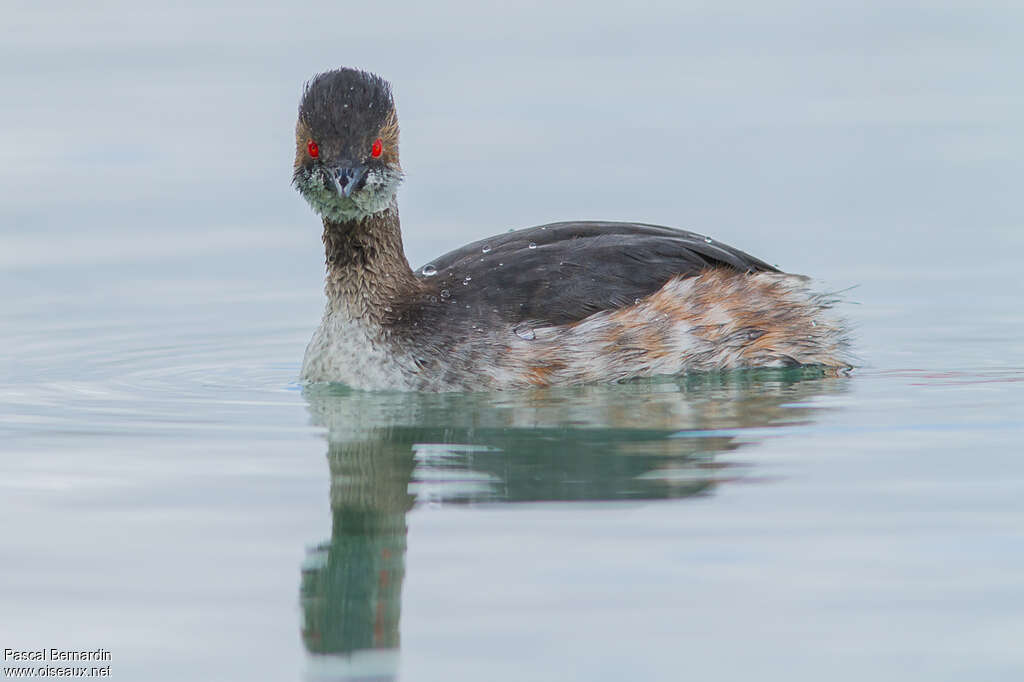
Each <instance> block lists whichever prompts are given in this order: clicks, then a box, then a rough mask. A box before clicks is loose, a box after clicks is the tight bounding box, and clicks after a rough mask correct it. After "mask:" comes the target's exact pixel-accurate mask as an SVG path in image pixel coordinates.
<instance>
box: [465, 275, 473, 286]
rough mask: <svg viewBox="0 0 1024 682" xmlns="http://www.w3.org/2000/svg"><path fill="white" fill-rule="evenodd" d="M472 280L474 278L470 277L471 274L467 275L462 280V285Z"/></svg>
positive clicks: (466, 284)
mask: <svg viewBox="0 0 1024 682" xmlns="http://www.w3.org/2000/svg"><path fill="white" fill-rule="evenodd" d="M472 281H473V278H472V277H470V276H469V275H466V279H464V280H462V286H468V285H469V283H470V282H472Z"/></svg>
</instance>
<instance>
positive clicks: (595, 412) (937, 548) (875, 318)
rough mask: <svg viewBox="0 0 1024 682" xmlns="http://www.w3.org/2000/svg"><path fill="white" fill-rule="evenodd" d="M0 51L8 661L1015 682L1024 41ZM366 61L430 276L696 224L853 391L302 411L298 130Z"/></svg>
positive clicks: (100, 36) (908, 18) (167, 676)
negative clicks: (30, 654)
mask: <svg viewBox="0 0 1024 682" xmlns="http://www.w3.org/2000/svg"><path fill="white" fill-rule="evenodd" d="M3 16H4V21H3V22H0V23H2V25H0V38H2V39H0V54H2V57H3V58H2V59H0V86H2V87H0V97H2V103H3V106H2V107H0V161H2V162H0V291H2V292H3V296H2V301H3V302H2V303H0V519H2V533H3V542H2V543H0V607H2V608H0V612H2V615H0V647H13V648H41V647H60V646H68V647H80V648H96V647H103V648H107V649H109V650H111V652H112V656H113V660H112V661H111V664H112V671H113V675H114V677H115V678H116V679H123V680H181V679H190V678H197V679H207V680H256V679H274V680H289V679H304V678H308V679H354V678H356V677H357V676H358V675H360V674H364V675H366V674H370V673H371V672H373V671H376V672H377V673H380V674H381V675H384V676H385V677H386V676H387V675H390V674H391V673H392V672H393V671H395V670H397V671H398V672H397V674H398V676H399V678H400V679H402V680H442V679H443V680H561V679H581V680H583V679H586V680H621V679H644V680H675V679H682V678H684V677H685V678H690V677H693V678H696V677H701V678H704V679H751V678H760V679H766V680H776V679H778V680H783V679H785V680H820V679H830V680H860V679H864V678H871V679H900V680H907V679H915V680H946V679H948V680H964V679H972V680H997V679H998V680H1003V679H1015V678H1017V677H1020V676H1021V675H1024V653H1022V651H1024V649H1022V648H1021V646H1020V642H1021V641H1024V551H1022V550H1021V547H1022V540H1024V531H1022V530H1021V529H1022V528H1024V461H1022V455H1024V453H1022V442H1024V409H1022V408H1021V406H1020V403H1021V401H1022V399H1024V360H1022V357H1024V342H1022V341H1021V339H1022V337H1024V314H1022V305H1021V297H1022V296H1021V295H1022V292H1024V287H1022V286H1021V283H1020V273H1021V262H1022V261H1021V256H1020V254H1021V253H1022V251H1024V237H1022V236H1021V234H1022V232H1021V226H1022V223H1024V208H1022V202H1021V199H1020V185H1021V178H1022V171H1024V162H1022V161H1021V159H1022V158H1024V133H1022V129H1021V124H1020V121H1021V120H1022V114H1024V106H1022V105H1024V95H1022V94H1021V88H1020V85H1019V84H1020V76H1021V68H1020V65H1021V64H1022V63H1024V62H1022V57H1024V50H1022V48H1021V47H1020V39H1019V37H1020V26H1021V21H1022V20H1024V12H1022V10H1021V9H1020V7H1019V6H1017V5H1015V4H1012V3H1006V4H1000V3H995V2H989V3H983V4H977V3H961V4H959V5H955V4H948V3H943V4H936V3H904V4H901V5H899V6H896V7H894V6H891V5H889V4H888V3H884V4H883V3H868V4H860V5H859V6H857V7H841V6H829V5H824V4H821V3H810V2H786V3H771V4H770V5H765V4H757V3H724V4H723V3H712V4H704V3H684V4H680V3H676V2H673V3H650V4H645V5H643V6H637V7H632V8H629V9H627V8H626V7H624V6H621V5H617V4H604V5H595V4H593V3H577V4H567V3H563V4H556V5H554V6H551V5H550V4H548V3H529V4H523V5H520V6H519V7H517V8H514V9H512V8H509V9H504V10H501V11H500V12H498V11H496V10H493V9H491V8H488V7H484V6H481V5H478V4H476V3H464V4H458V3H448V4H436V3H435V4H413V3H395V2H392V3H388V4H386V5H375V4H370V3H362V4H343V3H304V4H302V5H297V6H294V7H290V8H288V7H285V6H283V5H282V6H271V5H260V4H253V3H216V4H210V3H191V4H180V5H179V6H178V7H177V8H169V7H163V8H156V7H147V6H143V5H140V4H139V3H116V2H115V3H102V4H100V5H95V4H94V5H91V6H85V5H81V4H72V3H66V4H59V3H49V4H42V3H8V4H7V5H5V7H4V13H3ZM343 64H344V65H354V66H361V67H364V68H369V69H372V70H375V71H377V72H379V73H381V74H382V75H384V76H385V77H387V78H389V79H390V80H391V81H392V83H393V85H394V88H395V92H396V96H397V102H398V106H399V113H400V117H401V120H402V130H403V143H402V154H403V165H404V166H405V168H406V171H407V173H408V177H407V183H406V186H405V188H404V189H403V191H402V193H401V196H400V201H401V206H402V216H403V222H404V225H405V233H406V247H407V251H408V253H409V255H410V260H411V261H413V263H414V264H421V263H424V262H426V261H428V260H429V259H430V258H431V257H432V256H434V255H436V254H438V253H441V252H444V251H446V250H448V249H450V248H453V247H455V246H458V245H460V244H462V243H465V242H467V241H470V240H474V239H477V238H480V237H483V236H486V235H488V234H492V233H496V232H500V231H503V230H506V229H508V228H510V227H521V226H527V225H532V224H538V223H542V222H547V221H553V220H561V219H572V218H605V219H635V220H642V221H648V222H655V223H662V224H668V225H677V226H681V227H686V228H689V229H693V230H697V231H700V232H705V233H708V234H710V235H712V236H714V237H715V238H716V239H721V240H722V241H725V242H727V243H730V244H733V245H736V246H738V247H740V248H742V249H744V250H747V251H749V252H751V253H753V254H756V255H758V256H760V257H763V258H765V259H767V260H769V261H771V262H773V263H778V264H779V265H780V266H782V267H783V268H785V269H787V270H791V271H795V272H803V273H808V274H812V275H814V276H816V277H819V278H821V279H822V280H823V286H825V287H831V288H837V289H838V288H845V287H850V286H856V288H855V289H853V290H852V291H851V292H850V293H849V294H848V297H849V298H850V299H851V302H852V304H851V305H848V306H847V307H846V308H845V310H844V313H845V314H846V315H847V316H848V317H849V318H850V319H851V320H852V321H853V323H854V324H855V326H856V329H857V337H858V340H857V346H856V349H857V351H858V353H859V354H860V356H861V358H862V367H860V368H859V370H858V371H857V372H856V373H855V374H854V375H853V376H852V377H851V378H849V379H846V380H822V379H816V378H814V377H811V376H805V375H801V374H797V375H794V374H792V373H770V372H769V373H753V374H740V375H730V376H725V377H695V378H691V379H686V380H678V381H668V382H655V383H651V384H642V385H635V386H620V387H591V388H581V389H573V390H560V391H540V392H531V393H525V394H497V395H479V396H459V395H454V396H396V395H372V394H356V393H350V392H346V391H344V390H341V389H334V390H312V391H310V390H307V391H303V390H302V389H301V387H300V386H298V385H297V384H296V383H295V377H296V375H297V373H298V369H299V362H300V360H301V355H302V351H303V349H304V344H305V342H306V340H307V339H308V337H309V335H310V333H311V332H312V330H313V328H314V327H315V325H316V323H317V320H318V317H319V314H320V309H321V306H322V294H321V278H322V252H321V245H320V242H319V239H320V235H319V226H318V223H317V220H316V219H315V218H314V216H313V215H312V214H311V213H310V212H309V210H308V208H306V206H305V205H304V204H303V203H302V202H301V200H300V199H299V198H298V196H297V195H296V194H295V193H294V192H293V191H292V190H291V189H290V188H289V186H288V183H289V179H290V171H291V154H292V145H293V136H292V127H293V124H294V121H293V117H294V114H295V107H296V103H297V98H298V95H299V92H300V89H301V84H302V82H303V81H304V80H305V79H307V78H308V77H309V76H310V75H312V74H313V73H314V72H315V71H317V70H322V69H326V68H331V67H334V66H337V65H343ZM410 495H411V497H410ZM385 552H386V554H385ZM385 574H386V575H385ZM382 576H385V577H382ZM382 581H383V582H382ZM346 595H348V596H346ZM353 595H355V596H353ZM399 611H400V618H399ZM332 624H333V625H332ZM331 627H336V628H337V627H341V628H343V629H344V632H342V634H340V635H337V636H335V635H332V634H331V632H330V630H331ZM303 631H305V638H304V637H303ZM397 632H400V635H401V647H400V653H399V654H398V655H397V657H396V656H393V655H388V654H378V655H377V656H376V657H367V656H366V655H362V654H361V655H355V656H354V657H352V658H346V656H345V655H343V652H344V651H345V650H346V648H348V649H351V648H361V647H362V646H366V645H365V644H360V642H366V641H374V640H375V641H376V643H377V644H376V645H377V646H379V647H390V648H393V647H394V645H395V641H396V640H395V638H394V635H395V633H397ZM311 652H313V653H311ZM317 652H318V653H317ZM368 658H372V660H368ZM346 676H347V677H346Z"/></svg>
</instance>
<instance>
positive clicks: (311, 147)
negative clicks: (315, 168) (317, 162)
mask: <svg viewBox="0 0 1024 682" xmlns="http://www.w3.org/2000/svg"><path fill="white" fill-rule="evenodd" d="M306 151H308V152H309V155H310V156H312V157H313V158H314V159H315V158H316V157H318V156H320V147H319V146H317V143H316V142H313V140H310V141H309V142H307V143H306Z"/></svg>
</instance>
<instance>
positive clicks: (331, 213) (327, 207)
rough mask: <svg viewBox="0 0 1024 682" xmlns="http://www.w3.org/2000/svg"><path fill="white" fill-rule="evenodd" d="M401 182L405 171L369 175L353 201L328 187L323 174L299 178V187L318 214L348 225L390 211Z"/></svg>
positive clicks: (376, 170)
mask: <svg viewBox="0 0 1024 682" xmlns="http://www.w3.org/2000/svg"><path fill="white" fill-rule="evenodd" d="M401 182H402V173H401V171H397V170H392V169H390V168H389V169H385V170H379V169H374V170H371V171H370V172H368V173H367V174H366V184H365V186H364V187H363V188H362V189H360V190H359V191H358V192H356V193H354V194H353V195H352V196H351V197H343V196H340V195H339V194H338V193H337V192H335V191H334V189H333V188H331V187H326V186H325V185H324V180H323V176H322V175H321V174H320V173H303V174H302V175H301V176H300V177H298V178H296V181H295V186H296V187H297V188H298V190H299V193H300V194H302V196H303V197H304V198H305V199H306V201H308V202H309V205H310V206H312V207H313V210H314V211H316V212H317V213H319V214H320V215H321V216H323V217H324V218H327V219H328V220H332V221H335V222H344V221H348V220H360V219H362V218H365V217H367V216H369V215H371V214H373V213H379V212H380V211H383V210H385V209H387V208H388V207H389V206H391V203H392V201H394V198H395V195H396V194H397V193H398V185H399V184H401Z"/></svg>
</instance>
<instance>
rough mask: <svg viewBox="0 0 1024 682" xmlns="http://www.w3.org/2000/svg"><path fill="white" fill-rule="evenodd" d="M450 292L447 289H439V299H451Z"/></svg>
mask: <svg viewBox="0 0 1024 682" xmlns="http://www.w3.org/2000/svg"><path fill="white" fill-rule="evenodd" d="M451 295H452V292H450V291H448V290H447V289H441V298H451Z"/></svg>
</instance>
